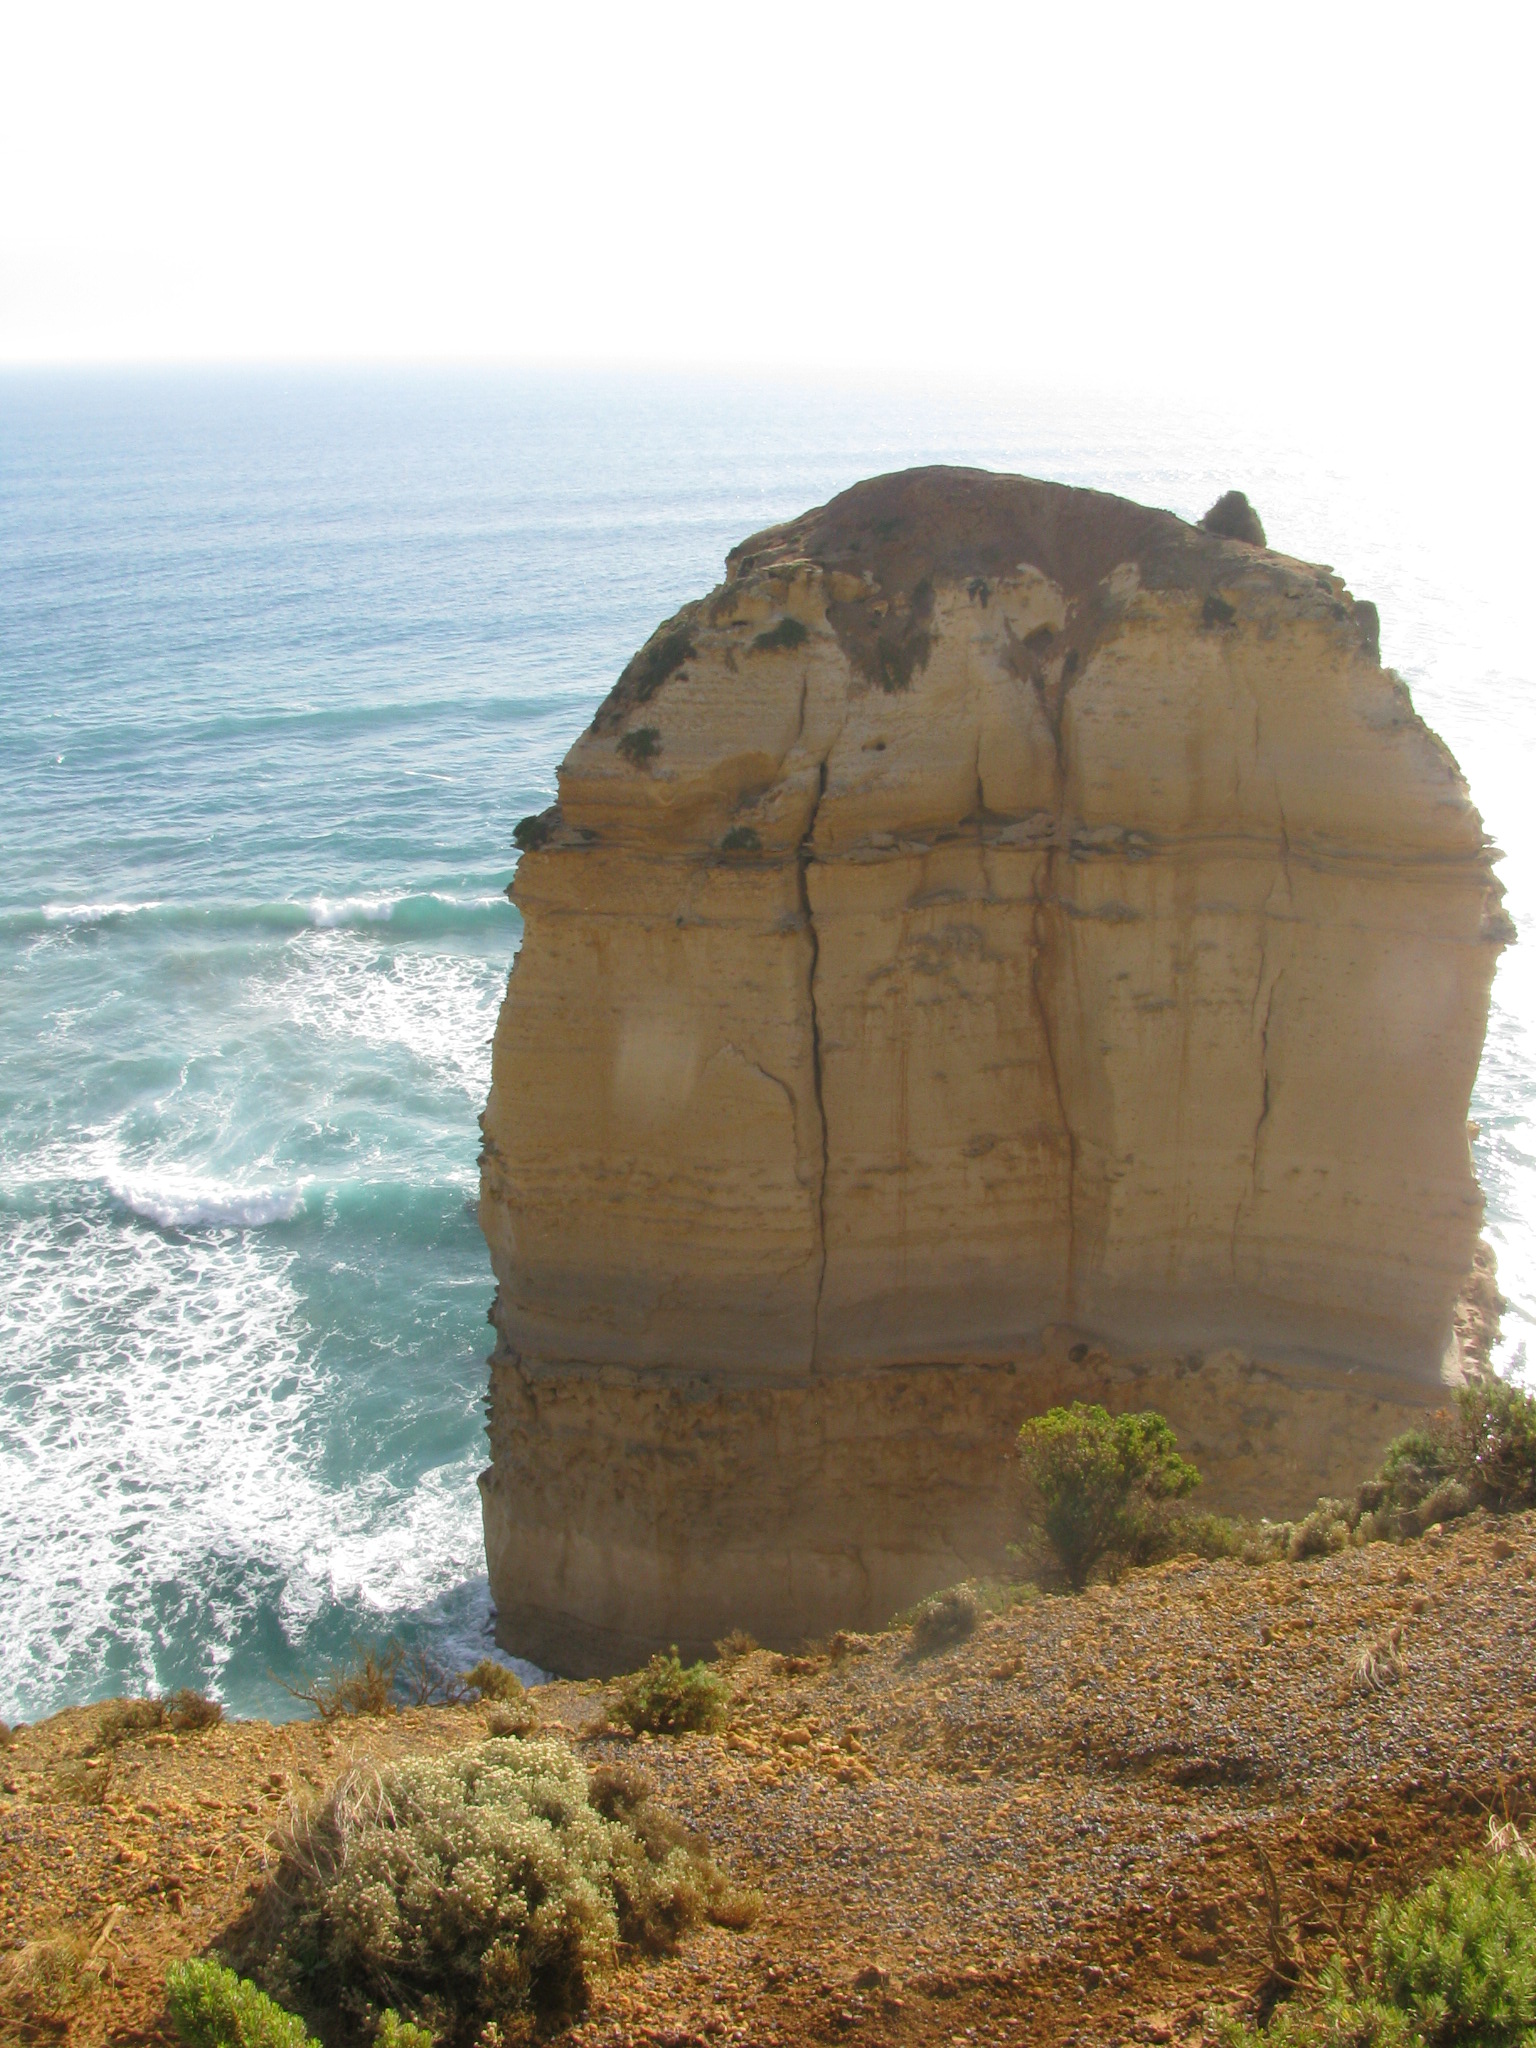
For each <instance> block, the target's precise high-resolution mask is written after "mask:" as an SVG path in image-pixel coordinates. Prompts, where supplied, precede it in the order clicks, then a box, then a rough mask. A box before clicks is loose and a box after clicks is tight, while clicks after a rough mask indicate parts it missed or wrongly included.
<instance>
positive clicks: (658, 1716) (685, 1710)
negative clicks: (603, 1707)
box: [608, 1643, 730, 1735]
mask: <svg viewBox="0 0 1536 2048" xmlns="http://www.w3.org/2000/svg"><path fill="white" fill-rule="evenodd" d="M729 1700H730V1692H729V1690H728V1689H727V1687H726V1685H725V1684H724V1682H723V1681H722V1680H721V1679H719V1678H717V1677H716V1675H715V1673H714V1672H713V1671H711V1670H710V1669H709V1667H708V1665H706V1664H702V1663H701V1664H683V1663H681V1662H680V1661H679V1658H678V1654H677V1645H676V1644H675V1643H674V1644H673V1645H672V1648H671V1650H670V1651H669V1652H668V1653H667V1654H666V1655H665V1656H663V1655H662V1654H661V1652H660V1651H658V1652H657V1653H656V1655H655V1656H654V1657H653V1658H652V1659H651V1661H650V1663H649V1664H647V1665H646V1667H645V1669H644V1670H643V1671H635V1672H631V1674H630V1675H629V1677H628V1678H626V1679H624V1680H623V1681H622V1682H621V1684H620V1686H619V1690H618V1692H617V1694H616V1695H615V1696H614V1698H613V1700H612V1701H611V1702H610V1703H609V1709H608V1711H609V1714H610V1715H611V1717H612V1718H613V1719H614V1720H615V1721H621V1722H622V1723H623V1724H624V1726H625V1727H627V1728H633V1729H634V1731H635V1733H636V1734H637V1735H638V1734H640V1733H641V1731H642V1730H647V1731H649V1732H650V1733H651V1734H653V1735H683V1734H686V1733H688V1732H689V1731H691V1730H708V1729H711V1728H718V1727H719V1726H720V1723H721V1722H722V1721H723V1720H724V1719H725V1710H726V1706H727V1704H728V1703H729Z"/></svg>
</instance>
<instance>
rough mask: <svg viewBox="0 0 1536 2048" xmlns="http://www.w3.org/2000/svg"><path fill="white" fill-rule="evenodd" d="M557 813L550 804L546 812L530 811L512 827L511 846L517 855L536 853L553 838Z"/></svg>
mask: <svg viewBox="0 0 1536 2048" xmlns="http://www.w3.org/2000/svg"><path fill="white" fill-rule="evenodd" d="M559 815H560V814H559V811H558V809H557V808H556V806H555V805H553V804H551V805H550V807H549V809H548V810H547V811H531V812H530V813H529V814H528V816H527V817H526V818H519V819H518V821H517V823H516V824H515V825H514V826H513V827H512V844H513V845H514V846H515V847H516V848H517V850H518V852H519V853H537V852H538V850H539V848H540V847H541V846H543V845H545V844H546V843H547V842H548V841H549V839H550V838H551V837H552V836H553V834H554V830H555V826H556V824H557V823H558V821H559Z"/></svg>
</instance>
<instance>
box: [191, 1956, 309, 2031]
mask: <svg viewBox="0 0 1536 2048" xmlns="http://www.w3.org/2000/svg"><path fill="white" fill-rule="evenodd" d="M165 2003H166V2007H167V2009H168V2011H169V2012H170V2015H171V2025H172V2026H173V2027H174V2028H175V2029H176V2037H177V2039H178V2040H179V2041H181V2042H182V2043H183V2044H184V2048H316V2044H315V2043H314V2042H312V2041H311V2040H310V2037H309V2029H308V2027H306V2026H305V2024H304V2022H303V2021H302V2020H301V2019H297V2018H295V2016H294V2015H293V2014H292V2013H291V2012H284V2011H283V2009H282V2007H281V2006H280V2005H278V2004H276V2003H274V2001H273V2000H272V1999H270V1998H268V1996H267V1994H266V1993H265V1992H264V1991H262V1990H261V1989H259V1988H258V1986H256V1985H255V1984H252V1983H251V1982H249V1980H248V1979H246V1978H244V1977H237V1976H236V1974H235V1972H234V1971H233V1970H226V1969H223V1968H222V1967H221V1966H220V1965H219V1964H218V1963H211V1962H206V1961H204V1960H203V1959H202V1958H201V1957H199V1956H193V1957H192V1958H191V1959H190V1960H189V1961H187V1962H184V1963H177V1964H175V1965H174V1966H173V1967H172V1968H171V1970H170V1971H169V1972H168V1973H167V1975H166V1980H165Z"/></svg>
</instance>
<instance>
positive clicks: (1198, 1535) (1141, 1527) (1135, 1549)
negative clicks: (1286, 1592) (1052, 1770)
mask: <svg viewBox="0 0 1536 2048" xmlns="http://www.w3.org/2000/svg"><path fill="white" fill-rule="evenodd" d="M1019 1454H1020V1459H1021V1462H1022V1464H1023V1468H1024V1474H1025V1478H1026V1481H1027V1482H1028V1487H1029V1492H1030V1496H1031V1511H1032V1517H1033V1520H1034V1523H1035V1525H1036V1526H1037V1527H1038V1529H1039V1531H1040V1533H1041V1534H1042V1535H1043V1536H1044V1537H1045V1539H1046V1541H1047V1543H1048V1545H1049V1547H1050V1549H1051V1551H1052V1552H1053V1553H1054V1556H1055V1559H1056V1562H1057V1564H1058V1565H1059V1566H1060V1569H1061V1571H1062V1572H1063V1574H1064V1575H1065V1577H1066V1580H1067V1582H1068V1584H1069V1585H1070V1586H1072V1587H1073V1588H1074V1589H1079V1588H1081V1587H1082V1586H1083V1585H1085V1584H1086V1583H1087V1580H1088V1579H1089V1577H1090V1576H1091V1575H1092V1574H1093V1572H1094V1571H1096V1570H1099V1569H1101V1568H1102V1569H1107V1570H1111V1571H1113V1570H1118V1569H1123V1568H1125V1567H1126V1566H1129V1565H1142V1564H1153V1563H1156V1562H1157V1561H1158V1560H1160V1559H1162V1558H1167V1557H1174V1556H1178V1555H1193V1556H1198V1557H1207V1558H1223V1557H1230V1558H1238V1559H1241V1560H1242V1561H1243V1562H1244V1563H1247V1564H1262V1563H1267V1562H1269V1561H1271V1560H1272V1559H1275V1558H1289V1559H1291V1560H1292V1561H1293V1562H1299V1561H1300V1560H1302V1559H1304V1558H1311V1557H1327V1556H1330V1555H1332V1554H1333V1553H1334V1552H1337V1551H1341V1550H1347V1549H1349V1548H1350V1547H1351V1546H1355V1545H1360V1544H1365V1543H1379V1542H1402V1541H1404V1540H1406V1539H1408V1538H1411V1537H1415V1536H1421V1535H1423V1533H1424V1531H1425V1530H1426V1529H1429V1528H1432V1527H1434V1525H1435V1524H1436V1523H1440V1522H1448V1521H1452V1520H1454V1519H1455V1518H1456V1517H1457V1516H1460V1515H1465V1514H1468V1513H1470V1512H1471V1511H1472V1510H1473V1509H1475V1508H1484V1509H1486V1510H1488V1511H1489V1512H1490V1513H1494V1514H1501V1513H1506V1512H1508V1511H1510V1510H1513V1509H1518V1508H1525V1507H1529V1506H1532V1505H1533V1504H1536V1396H1532V1395H1530V1394H1528V1393H1525V1392H1524V1391H1523V1390H1522V1389H1520V1388H1519V1387H1515V1386H1511V1385H1510V1384H1509V1383H1508V1382H1507V1381H1505V1380H1501V1379H1496V1378H1492V1377H1490V1378H1487V1379H1483V1380H1479V1381H1477V1382H1476V1383H1475V1384H1473V1385H1471V1386H1467V1387H1463V1388H1461V1389H1460V1391H1459V1393H1458V1394H1457V1397H1456V1402H1455V1406H1454V1407H1453V1408H1452V1409H1450V1410H1449V1411H1447V1413H1446V1414H1444V1415H1442V1416H1440V1417H1438V1418H1437V1419H1436V1420H1435V1421H1434V1422H1433V1423H1430V1424H1427V1425H1424V1426H1421V1427H1419V1428H1417V1429H1411V1430H1409V1431H1408V1432H1407V1433H1406V1434H1405V1435H1403V1436H1400V1437H1399V1438H1398V1439H1397V1441H1396V1442H1395V1443H1393V1444H1392V1445H1390V1446H1389V1448H1388V1450H1387V1452H1386V1454H1385V1456H1384V1457H1383V1459H1382V1464H1381V1469H1380V1471H1379V1472H1378V1473H1377V1475H1376V1477H1375V1478H1374V1479H1368V1480H1366V1481H1365V1483H1364V1484H1363V1485H1362V1486H1359V1487H1357V1488H1356V1490H1355V1493H1354V1495H1353V1496H1352V1497H1351V1498H1349V1499H1334V1498H1332V1497H1327V1496H1325V1497H1324V1498H1322V1499H1320V1500H1319V1501H1318V1503H1317V1505H1316V1507H1315V1508H1313V1509H1312V1511H1311V1512H1310V1513H1309V1514H1307V1515H1305V1516H1303V1518H1302V1519H1301V1520H1300V1521H1298V1522H1246V1521H1242V1520H1237V1519H1233V1518H1229V1517H1227V1516H1225V1515H1214V1514H1202V1513H1199V1512H1197V1511H1195V1510H1192V1509H1191V1508H1189V1507H1188V1506H1187V1505H1184V1502H1185V1500H1186V1498H1187V1496H1188V1494H1189V1493H1190V1492H1191V1491H1192V1490H1193V1488H1194V1487H1195V1486H1196V1485H1197V1484H1198V1483H1199V1474H1198V1472H1197V1471H1196V1470H1195V1468H1194V1466H1193V1465H1191V1464H1189V1463H1188V1462H1187V1461H1186V1460H1185V1459H1183V1458H1181V1457H1180V1456H1179V1454H1178V1450H1177V1446H1176V1442H1175V1439H1174V1435H1173V1432H1172V1430H1171V1429H1170V1427H1169V1425H1168V1423H1167V1421H1166V1419H1165V1418H1164V1417H1163V1416H1161V1415H1159V1414H1157V1413H1156V1412H1155V1411H1152V1410H1148V1411H1147V1412H1145V1413H1143V1414H1140V1415H1119V1416H1113V1415H1110V1414H1109V1413H1107V1411H1106V1410H1105V1409H1103V1408H1100V1407H1096V1406H1089V1405H1087V1404H1086V1403H1084V1402H1081V1401H1076V1402H1074V1403H1073V1404H1072V1406H1071V1407H1070V1408H1052V1409H1050V1410H1048V1412H1047V1413H1046V1414H1044V1415H1039V1416H1036V1417H1034V1418H1033V1419H1032V1420H1031V1421H1029V1422H1026V1423H1025V1425H1024V1427H1023V1429H1022V1430H1021V1431H1020V1432H1019ZM1533 2048H1536V2044H1533Z"/></svg>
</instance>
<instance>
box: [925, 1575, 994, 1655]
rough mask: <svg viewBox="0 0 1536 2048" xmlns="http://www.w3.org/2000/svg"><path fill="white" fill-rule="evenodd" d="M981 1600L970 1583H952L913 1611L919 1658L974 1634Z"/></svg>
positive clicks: (950, 1646)
mask: <svg viewBox="0 0 1536 2048" xmlns="http://www.w3.org/2000/svg"><path fill="white" fill-rule="evenodd" d="M981 1611H982V1610H981V1603H980V1601H979V1600H978V1599H977V1598H976V1595H975V1594H974V1593H973V1592H972V1591H971V1589H970V1588H969V1587H968V1586H949V1587H947V1588H946V1589H945V1591H944V1592H942V1593H935V1594H933V1596H932V1597H931V1598H930V1599H927V1600H923V1601H921V1602H919V1604H918V1605H917V1606H916V1607H915V1608H914V1609H913V1610H912V1619H911V1623H910V1626H911V1630H912V1648H913V1651H914V1652H915V1653H916V1655H918V1656H920V1657H932V1656H934V1655H936V1654H937V1653H938V1652H939V1651H940V1650H948V1649H951V1648H952V1647H953V1646H954V1645H955V1644H956V1643H963V1642H964V1641H965V1639H966V1637H967V1636H969V1635H974V1634H975V1631H976V1624H977V1622H979V1621H980V1619H981Z"/></svg>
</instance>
